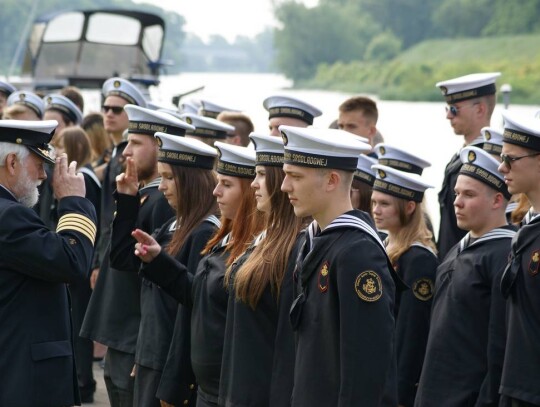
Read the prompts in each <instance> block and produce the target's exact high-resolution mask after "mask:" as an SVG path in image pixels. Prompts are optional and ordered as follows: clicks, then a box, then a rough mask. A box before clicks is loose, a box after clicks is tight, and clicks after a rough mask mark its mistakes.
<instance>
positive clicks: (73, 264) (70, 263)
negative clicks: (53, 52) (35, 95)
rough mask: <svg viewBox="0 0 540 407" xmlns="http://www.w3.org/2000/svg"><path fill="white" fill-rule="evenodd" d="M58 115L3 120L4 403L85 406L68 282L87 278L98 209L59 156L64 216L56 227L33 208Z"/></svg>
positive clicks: (0, 292)
mask: <svg viewBox="0 0 540 407" xmlns="http://www.w3.org/2000/svg"><path fill="white" fill-rule="evenodd" d="M55 127H56V122H55V121H44V122H28V121H19V120H2V121H0V224H1V225H2V227H1V229H0V253H2V255H1V256H0V320H1V321H2V335H1V338H0V346H1V347H2V352H3V354H2V358H1V360H0V371H1V372H2V380H1V381H0V405H2V406H10V407H26V406H36V407H40V406H72V405H75V404H76V405H79V404H80V398H79V390H78V386H77V376H76V373H75V362H74V355H73V332H72V327H71V316H70V301H69V296H68V292H67V288H66V283H72V282H74V281H78V280H83V279H84V278H85V276H86V273H87V272H88V269H89V267H90V263H91V260H92V250H93V245H94V239H95V236H96V214H95V210H94V207H93V206H92V204H91V203H90V202H89V201H88V200H87V199H86V198H84V194H85V191H84V180H83V177H82V175H76V173H75V168H76V165H75V164H76V163H75V162H72V163H71V164H70V165H69V167H68V163H67V157H66V155H65V154H63V155H61V156H60V157H59V158H57V159H56V166H55V172H54V177H55V182H54V191H55V194H56V196H57V197H58V199H59V205H58V212H59V215H60V221H59V223H58V227H57V228H56V232H53V231H51V230H49V229H48V228H47V227H46V226H45V225H44V224H43V222H42V221H41V220H40V219H39V217H38V216H37V214H36V213H35V212H34V211H33V210H31V209H30V208H31V207H32V206H34V205H35V203H36V201H37V199H38V191H37V186H38V185H39V183H40V182H41V181H43V180H44V179H45V177H46V174H45V170H44V168H43V164H44V161H48V162H50V163H54V160H53V159H52V158H51V156H50V154H49V145H48V143H49V141H50V140H51V138H52V134H53V132H54V129H55Z"/></svg>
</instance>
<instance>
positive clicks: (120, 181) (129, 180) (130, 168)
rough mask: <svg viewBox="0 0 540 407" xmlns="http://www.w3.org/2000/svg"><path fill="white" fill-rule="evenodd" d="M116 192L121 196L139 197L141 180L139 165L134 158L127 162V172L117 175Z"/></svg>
mask: <svg viewBox="0 0 540 407" xmlns="http://www.w3.org/2000/svg"><path fill="white" fill-rule="evenodd" d="M116 190H117V191H118V192H119V193H120V194H125V195H133V196H135V195H137V192H138V191H139V178H138V177H137V165H136V164H135V161H134V160H133V158H131V157H128V158H127V160H126V171H125V172H123V173H121V174H119V175H117V177H116Z"/></svg>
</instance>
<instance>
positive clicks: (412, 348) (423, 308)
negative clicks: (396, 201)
mask: <svg viewBox="0 0 540 407" xmlns="http://www.w3.org/2000/svg"><path fill="white" fill-rule="evenodd" d="M438 264H439V262H438V260H437V256H436V255H435V253H433V251H432V250H431V249H430V248H428V247H426V246H424V245H422V244H421V243H414V244H413V245H412V246H411V247H410V248H409V249H408V250H407V251H406V252H404V253H403V254H402V255H401V256H400V257H399V259H398V261H397V262H396V264H395V265H394V269H395V270H396V272H397V274H398V275H399V276H400V277H401V279H402V280H403V281H404V282H405V284H407V286H408V287H410V289H409V290H406V291H403V292H399V293H398V295H397V299H396V347H397V364H398V370H397V372H398V400H399V405H402V406H405V407H408V406H412V405H413V404H414V397H415V394H416V388H417V386H418V381H419V380H420V373H421V371H422V363H423V361H424V354H425V352H426V344H427V338H428V333H429V318H430V313H431V302H432V298H433V292H434V286H435V272H436V270H437V266H438Z"/></svg>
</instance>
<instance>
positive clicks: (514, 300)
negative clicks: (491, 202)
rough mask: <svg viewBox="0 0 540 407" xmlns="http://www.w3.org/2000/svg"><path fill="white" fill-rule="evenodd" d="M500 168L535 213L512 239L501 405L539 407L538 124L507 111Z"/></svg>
mask: <svg viewBox="0 0 540 407" xmlns="http://www.w3.org/2000/svg"><path fill="white" fill-rule="evenodd" d="M503 118H504V133H503V137H504V138H503V147H502V154H501V158H502V164H501V165H500V166H499V171H500V172H501V173H502V174H503V176H504V180H505V182H506V185H507V186H508V191H509V192H510V193H512V194H524V195H525V196H526V198H527V199H528V200H529V201H530V204H531V209H530V211H529V212H528V213H527V215H526V216H525V218H524V220H523V221H522V222H521V228H520V229H519V231H518V233H517V235H516V236H515V237H514V239H513V240H512V250H511V255H510V261H509V262H508V266H507V268H506V269H505V271H504V274H503V277H502V281H501V289H502V293H503V295H504V297H505V298H506V315H507V336H506V350H505V355H504V364H503V368H502V379H501V387H500V389H499V392H500V393H501V406H502V407H514V406H517V407H529V406H540V363H539V362H540V347H539V344H540V295H539V293H540V280H539V279H540V216H538V212H539V211H540V200H539V197H540V183H539V182H538V181H539V179H540V178H539V177H540V123H539V122H538V119H536V118H532V117H531V118H530V119H528V118H525V117H519V116H516V115H515V114H512V113H511V112H503Z"/></svg>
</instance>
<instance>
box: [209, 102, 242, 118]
mask: <svg viewBox="0 0 540 407" xmlns="http://www.w3.org/2000/svg"><path fill="white" fill-rule="evenodd" d="M224 111H227V112H240V110H239V109H235V108H232V107H225V106H223V105H219V104H217V103H215V102H212V101H210V100H206V99H201V106H200V108H199V114H200V115H201V116H204V117H210V118H212V119H215V118H216V117H218V115H219V114H220V113H221V112H224Z"/></svg>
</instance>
